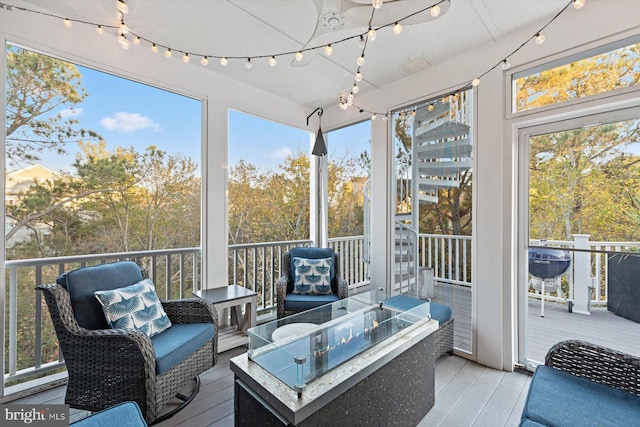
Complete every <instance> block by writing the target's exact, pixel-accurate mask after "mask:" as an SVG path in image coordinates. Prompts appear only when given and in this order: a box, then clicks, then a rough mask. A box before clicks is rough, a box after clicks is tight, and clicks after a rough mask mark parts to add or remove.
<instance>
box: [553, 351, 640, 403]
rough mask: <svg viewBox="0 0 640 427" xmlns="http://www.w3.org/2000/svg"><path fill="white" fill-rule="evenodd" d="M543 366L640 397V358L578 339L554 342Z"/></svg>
mask: <svg viewBox="0 0 640 427" xmlns="http://www.w3.org/2000/svg"><path fill="white" fill-rule="evenodd" d="M545 365H547V366H551V367H553V368H556V369H560V370H563V371H566V372H569V373H571V374H573V375H576V376H579V377H583V378H587V379H590V380H592V381H595V382H598V383H601V384H605V385H608V386H610V387H614V388H618V389H622V390H625V391H628V392H629V393H633V394H635V395H637V396H640V358H639V357H636V356H632V355H630V354H626V353H622V352H620V351H616V350H613V349H610V348H607V347H603V346H599V345H596V344H592V343H588V342H585V341H579V340H568V341H562V342H559V343H557V344H556V345H554V346H553V347H552V348H551V349H550V350H549V352H548V353H547V356H546V357H545Z"/></svg>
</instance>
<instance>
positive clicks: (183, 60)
mask: <svg viewBox="0 0 640 427" xmlns="http://www.w3.org/2000/svg"><path fill="white" fill-rule="evenodd" d="M190 60H191V58H189V54H188V53H187V52H185V53H184V55H182V62H184V63H185V64H187V63H188V62H189V61H190Z"/></svg>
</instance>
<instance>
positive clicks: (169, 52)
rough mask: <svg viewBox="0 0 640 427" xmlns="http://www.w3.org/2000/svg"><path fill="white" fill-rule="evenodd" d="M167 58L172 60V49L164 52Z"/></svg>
mask: <svg viewBox="0 0 640 427" xmlns="http://www.w3.org/2000/svg"><path fill="white" fill-rule="evenodd" d="M164 56H165V58H171V57H172V56H173V54H172V53H171V48H170V47H168V48H167V50H165V51H164Z"/></svg>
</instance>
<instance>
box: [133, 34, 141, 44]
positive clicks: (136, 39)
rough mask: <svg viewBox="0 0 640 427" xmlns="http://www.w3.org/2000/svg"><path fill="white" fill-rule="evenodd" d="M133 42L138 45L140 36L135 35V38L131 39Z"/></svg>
mask: <svg viewBox="0 0 640 427" xmlns="http://www.w3.org/2000/svg"><path fill="white" fill-rule="evenodd" d="M133 44H135V45H139V44H140V37H139V36H136V38H135V39H133Z"/></svg>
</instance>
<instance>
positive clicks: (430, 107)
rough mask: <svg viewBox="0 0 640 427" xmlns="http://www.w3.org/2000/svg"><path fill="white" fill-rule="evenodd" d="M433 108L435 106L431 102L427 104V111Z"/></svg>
mask: <svg viewBox="0 0 640 427" xmlns="http://www.w3.org/2000/svg"><path fill="white" fill-rule="evenodd" d="M434 108H436V107H435V106H434V105H433V104H429V105H427V111H433V109H434Z"/></svg>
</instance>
